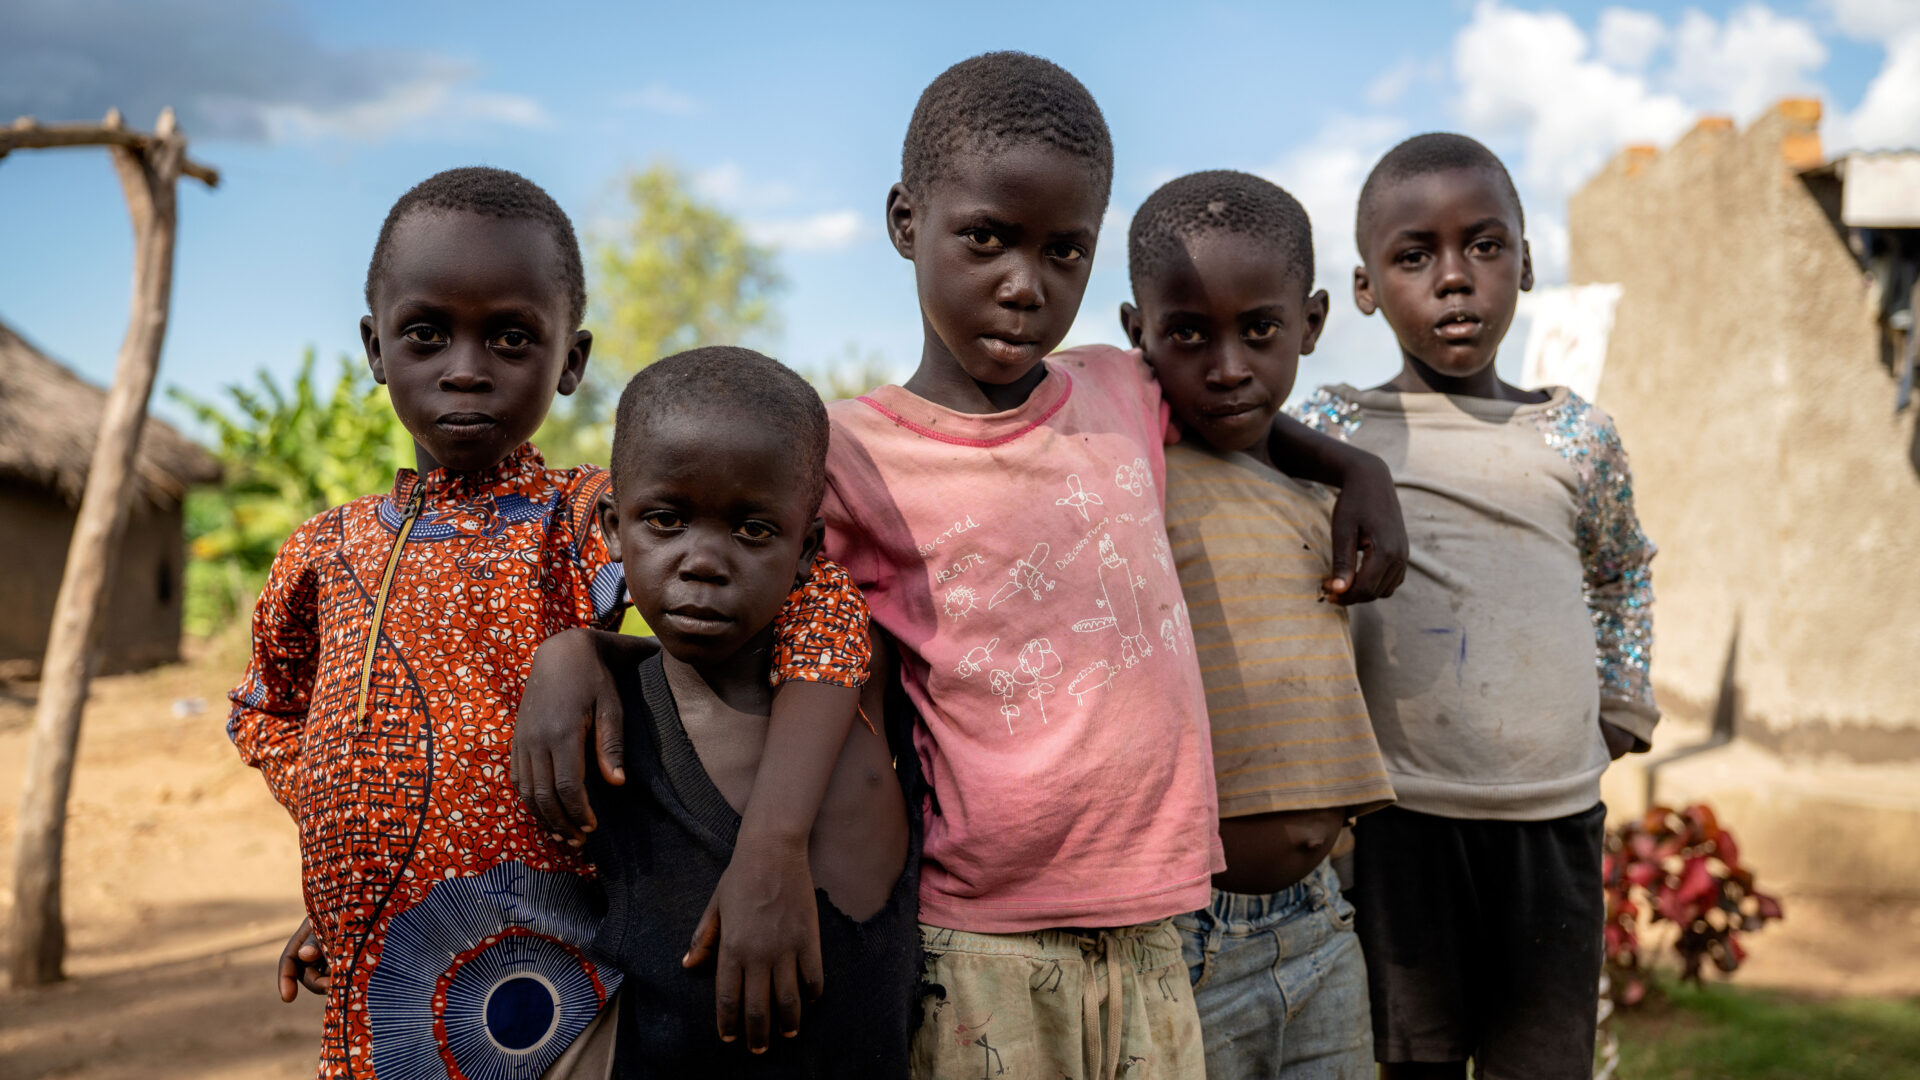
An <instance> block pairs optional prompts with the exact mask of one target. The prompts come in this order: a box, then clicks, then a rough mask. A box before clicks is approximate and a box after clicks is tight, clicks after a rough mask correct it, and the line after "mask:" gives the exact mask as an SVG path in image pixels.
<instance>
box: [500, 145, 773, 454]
mask: <svg viewBox="0 0 1920 1080" xmlns="http://www.w3.org/2000/svg"><path fill="white" fill-rule="evenodd" d="M623 190H624V195H625V201H626V211H627V215H626V216H625V217H624V218H623V219H622V220H621V221H620V223H619V224H618V225H617V226H615V227H613V228H611V229H608V230H605V231H604V232H601V233H598V234H596V235H593V236H592V237H591V238H590V239H589V242H588V252H589V254H588V259H589V266H588V272H589V275H590V277H591V279H592V280H591V287H590V288H589V290H588V291H589V308H588V315H587V328H588V329H590V330H592V331H593V355H592V358H591V361H590V363H589V364H588V367H587V377H586V379H585V381H584V382H583V383H582V384H581V386H580V389H579V390H578V391H576V392H575V394H574V396H573V398H572V399H571V400H567V399H562V400H560V401H558V402H556V403H555V405H554V411H553V413H552V415H550V416H549V417H548V418H547V422H546V425H545V426H544V427H543V428H542V429H541V431H540V434H539V435H538V436H536V438H535V441H536V442H537V443H538V444H539V446H540V448H541V450H542V451H543V452H544V453H545V455H546V457H547V460H548V462H549V463H550V464H554V465H571V464H576V463H578V462H582V461H594V462H602V463H604V462H605V461H606V457H607V447H608V446H609V445H610V443H611V441H612V434H613V410H614V405H615V404H616V403H617V402H618V401H619V399H620V391H621V389H622V388H623V387H625V386H626V384H627V380H628V379H629V378H631V377H632V376H633V374H634V373H635V372H637V371H639V370H640V369H641V368H643V367H646V366H647V365H648V364H651V363H653V362H654V361H655V360H658V359H660V358H661V357H663V356H670V355H672V354H673V353H676V352H679V351H681V350H682V349H691V348H695V347H698V346H701V345H735V344H747V343H750V342H751V341H752V340H753V339H754V338H755V337H758V336H763V335H765V334H766V333H767V332H769V331H770V330H771V329H772V328H773V326H774V322H775V319H774V309H773V300H774V297H775V296H776V295H777V294H778V293H779V291H780V289H781V288H782V286H783V284H784V282H783V280H782V278H781V276H780V272H779V270H778V268H777V267H776V265H775V263H774V252H773V250H772V249H770V248H767V247H764V246H762V245H759V244H756V243H754V242H753V241H752V240H750V239H748V238H747V234H746V231H745V230H744V229H743V228H742V227H741V226H740V223H739V222H737V221H735V220H734V219H733V218H732V217H730V216H729V215H728V214H727V213H726V212H725V211H722V210H720V209H718V208H717V207H714V206H713V205H711V204H709V203H706V202H704V201H702V200H701V199H700V198H698V197H697V196H696V195H695V194H694V193H693V192H692V191H691V190H690V189H689V187H688V184H687V180H686V177H685V176H683V175H682V174H681V173H680V172H678V171H677V170H675V169H674V168H673V167H672V166H671V165H667V164H655V165H653V166H652V167H650V168H648V169H646V170H645V171H643V172H638V173H634V174H632V175H631V176H628V177H627V178H626V179H625V181H624V182H623Z"/></svg>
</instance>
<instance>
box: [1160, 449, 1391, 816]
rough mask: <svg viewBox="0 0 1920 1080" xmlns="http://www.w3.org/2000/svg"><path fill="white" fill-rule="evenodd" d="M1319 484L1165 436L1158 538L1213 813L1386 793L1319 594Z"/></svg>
mask: <svg viewBox="0 0 1920 1080" xmlns="http://www.w3.org/2000/svg"><path fill="white" fill-rule="evenodd" d="M1332 507H1333V499H1332V496H1331V495H1330V494H1329V493H1328V492H1327V491H1326V490H1325V489H1323V488H1320V487H1316V486H1313V485H1307V484H1301V483H1299V482H1297V481H1294V480H1292V479H1290V478H1289V477H1286V476H1283V475H1281V474H1280V473H1278V472H1276V471H1274V470H1273V469H1271V468H1268V467H1267V466H1265V465H1263V464H1261V463H1260V462H1258V461H1255V460H1254V459H1253V458H1251V457H1248V456H1247V455H1245V454H1219V453H1216V452H1214V451H1212V450H1210V449H1207V448H1206V447H1204V446H1198V445H1195V444H1194V443H1192V442H1183V443H1181V444H1179V445H1177V446H1170V447H1168V448H1167V539H1168V540H1169V541H1170V542H1171V543H1172V545H1173V560H1174V563H1175V566H1176V568H1177V569H1178V570H1179V573H1180V586H1181V589H1182V590H1183V591H1184V592H1185V594H1186V600H1187V610H1188V614H1189V618H1190V619H1191V622H1192V633H1193V647H1194V653H1195V656H1196V657H1197V658H1198V660H1199V663H1200V675H1201V678H1202V679H1203V680H1204V682H1205V684H1206V690H1207V713H1208V716H1209V718H1210V719H1211V721H1212V724H1213V769H1214V777H1215V780H1216V782H1217V783H1218V784H1219V789H1220V816H1221V817H1223V818H1229V817H1244V816H1246V815H1249V814H1264V813H1269V812H1272V811H1276V810H1313V809H1322V808H1330V807H1352V808H1353V812H1355V813H1365V812H1366V811H1368V810H1374V809H1378V808H1379V807H1381V806H1385V805H1386V804H1387V803H1389V802H1391V801H1393V786H1392V784H1391V783H1389V782H1388V780H1387V770H1386V765H1385V764H1384V763H1383V762H1382V761H1381V758H1380V747H1379V746H1378V745H1377V744H1376V743H1375V742H1374V738H1373V726H1372V724H1371V723H1369V721H1368V719H1367V705H1366V701H1365V699H1364V698H1362V697H1361V694H1360V681H1359V678H1358V677H1357V676H1356V675H1355V674H1354V662H1353V642H1352V639H1351V638H1350V637H1349V636H1348V631H1347V613H1346V611H1345V609H1343V608H1341V607H1338V606H1336V605H1334V604H1327V603H1321V602H1320V584H1321V582H1322V581H1324V580H1325V579H1326V577H1327V575H1328V574H1329V573H1330V572H1331V567H1332V558H1333V554H1332V544H1331V532H1332Z"/></svg>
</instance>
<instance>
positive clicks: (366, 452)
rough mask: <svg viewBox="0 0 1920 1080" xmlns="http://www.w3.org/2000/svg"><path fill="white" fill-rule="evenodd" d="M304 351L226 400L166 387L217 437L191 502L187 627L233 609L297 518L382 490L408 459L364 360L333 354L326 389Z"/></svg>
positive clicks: (213, 624) (196, 627) (211, 625)
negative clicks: (209, 485)
mask: <svg viewBox="0 0 1920 1080" xmlns="http://www.w3.org/2000/svg"><path fill="white" fill-rule="evenodd" d="M314 368H315V361H314V354H313V350H311V349H309V350H307V353H306V355H305V357H303V358H302V359H301V361H300V368H299V370H298V371H297V372H295V373H294V376H293V378H292V380H291V381H290V382H288V383H287V384H286V385H284V386H283V385H282V384H281V383H279V382H278V381H276V380H275V379H274V377H273V376H272V375H271V374H270V373H269V372H267V371H266V370H264V369H263V370H261V371H260V372H259V373H258V374H257V375H256V376H255V381H254V383H253V384H252V385H237V386H231V387H228V388H227V392H226V396H227V400H226V401H225V402H223V403H220V404H216V403H214V402H210V401H205V400H202V399H200V398H196V397H194V396H192V395H191V394H188V393H186V392H185V391H182V390H180V389H178V388H177V387H176V388H171V389H169V390H168V391H167V395H168V397H170V398H172V399H173V400H174V401H176V402H179V403H180V404H181V405H183V406H185V407H186V408H187V409H188V410H190V411H191V412H192V414H193V416H194V418H195V419H196V420H198V421H199V422H200V424H201V425H202V427H203V428H204V429H205V430H207V431H208V432H210V433H211V434H212V435H213V437H214V448H213V449H214V453H215V454H216V455H218V456H219V458H220V461H221V463H222V464H223V465H224V466H225V468H226V480H225V482H224V483H223V484H222V485H221V486H220V487H219V488H217V489H211V490H202V491H198V492H195V493H194V494H193V495H192V496H190V497H189V499H188V502H187V539H188V543H189V554H190V561H189V563H188V569H187V587H188V591H187V628H188V629H189V630H191V631H193V632H195V633H203V634H204V633H209V632H211V631H212V630H214V629H217V628H218V627H219V626H220V625H221V624H223V623H225V622H226V621H227V620H228V619H230V618H232V617H233V616H234V615H235V614H237V613H239V612H241V611H242V610H243V609H244V607H245V605H246V604H247V603H248V602H249V600H250V598H251V596H252V594H253V593H254V592H256V591H257V590H258V589H259V587H260V584H261V583H262V582H263V581H264V580H265V578H266V573H267V570H268V569H269V568H270V567H271V566H272V565H273V556H274V554H275V553H276V552H278V551H279V550H280V545H281V544H282V543H284V542H285V541H286V539H287V537H288V536H289V535H291V534H292V532H293V530H294V529H296V528H299V526H300V524H301V522H304V521H306V520H307V519H308V518H310V517H312V516H313V515H315V514H318V513H320V512H321V511H322V510H325V509H327V508H329V507H333V506H338V505H340V504H341V503H345V502H348V501H350V500H353V499H356V498H359V497H360V496H362V495H367V494H371V493H374V492H382V491H385V490H387V489H388V488H389V487H391V486H392V484H393V474H394V471H395V470H396V469H398V468H399V467H401V466H402V465H411V464H412V461H413V440H412V438H411V437H410V436H409V435H408V434H407V431H406V429H405V428H404V427H402V426H401V425H400V419H399V418H398V417H397V416H395V415H394V413H393V407H392V406H391V405H390V404H388V402H387V391H386V388H385V387H383V386H380V385H379V384H377V383H375V382H374V381H373V376H372V374H371V373H369V372H368V371H367V369H366V367H365V366H364V365H362V364H356V363H354V362H353V361H351V360H349V359H348V358H346V357H344V356H343V357H341V358H340V362H339V368H338V374H337V376H336V377H335V378H334V380H333V385H332V386H331V387H330V388H326V387H323V386H322V385H321V382H322V378H321V377H320V376H319V375H317V374H316V372H315V370H314Z"/></svg>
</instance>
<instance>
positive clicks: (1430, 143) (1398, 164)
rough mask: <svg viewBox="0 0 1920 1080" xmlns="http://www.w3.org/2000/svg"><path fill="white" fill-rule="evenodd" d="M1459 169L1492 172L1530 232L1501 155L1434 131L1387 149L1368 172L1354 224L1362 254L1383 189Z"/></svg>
mask: <svg viewBox="0 0 1920 1080" xmlns="http://www.w3.org/2000/svg"><path fill="white" fill-rule="evenodd" d="M1456 169H1484V170H1486V171H1487V172H1490V173H1492V174H1493V175H1494V176H1495V177H1496V178H1497V179H1498V180H1499V181H1500V186H1501V188H1503V189H1504V190H1505V191H1506V193H1507V197H1508V198H1510V199H1512V200H1513V209H1514V212H1515V213H1516V214H1518V215H1520V231H1521V232H1525V231H1526V228H1527V211H1526V208H1525V207H1523V206H1521V205H1520V192H1519V190H1518V189H1517V188H1515V187H1514V186H1513V177H1512V176H1510V175H1509V174H1508V173H1507V167H1506V165H1504V164H1502V163H1501V161H1500V158H1499V157H1498V156H1496V155H1495V154H1494V152H1493V151H1491V150H1489V149H1487V148H1486V147H1485V146H1483V145H1481V144H1480V143H1479V142H1478V141H1477V140H1474V139H1470V138H1468V137H1466V136H1465V135H1456V134H1454V133H1453V132H1450V131H1434V132H1429V133H1428V134H1425V135H1415V136H1414V137H1413V138H1411V139H1408V140H1407V141H1406V142H1403V143H1401V144H1400V145H1399V146H1396V147H1394V148H1393V149H1391V150H1389V151H1387V154H1386V156H1385V157H1383V158H1381V159H1380V161H1379V163H1378V164H1376V165H1375V166H1374V167H1373V171H1372V172H1370V173H1368V174H1367V182H1366V183H1365V184H1364V185H1362V186H1361V188H1360V207H1359V212H1358V213H1357V214H1356V215H1355V220H1354V227H1353V239H1354V243H1355V244H1356V245H1358V246H1359V248H1360V252H1361V255H1362V256H1363V257H1364V256H1365V254H1366V250H1367V230H1368V229H1370V228H1372V227H1373V204H1374V201H1375V200H1376V199H1378V198H1379V197H1380V193H1381V192H1382V191H1384V190H1386V189H1387V188H1388V187H1389V186H1390V185H1393V184H1397V183H1400V182H1401V181H1403V180H1411V179H1414V178H1415V177H1420V176H1428V175H1431V174H1433V173H1440V172H1452V171H1454V170H1456Z"/></svg>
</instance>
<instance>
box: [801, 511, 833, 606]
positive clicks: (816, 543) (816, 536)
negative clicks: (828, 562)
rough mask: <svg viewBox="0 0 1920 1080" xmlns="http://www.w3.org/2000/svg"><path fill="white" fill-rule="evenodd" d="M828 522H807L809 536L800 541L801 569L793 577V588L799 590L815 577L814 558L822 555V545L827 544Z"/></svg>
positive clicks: (824, 520)
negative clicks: (809, 579)
mask: <svg viewBox="0 0 1920 1080" xmlns="http://www.w3.org/2000/svg"><path fill="white" fill-rule="evenodd" d="M826 539H827V521H826V519H825V518H814V519H813V520H812V521H809V522H807V534H806V536H805V537H803V538H802V539H801V541H800V568H799V570H798V571H796V572H795V573H794V575H793V587H794V588H796V589H797V588H799V587H800V586H802V585H805V584H806V583H807V579H808V578H811V577H812V576H813V558H814V556H816V555H818V554H820V545H821V544H824V543H826Z"/></svg>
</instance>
